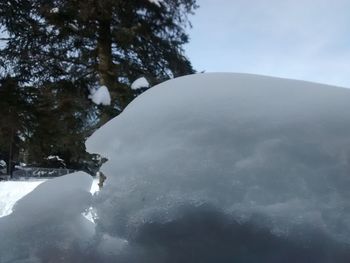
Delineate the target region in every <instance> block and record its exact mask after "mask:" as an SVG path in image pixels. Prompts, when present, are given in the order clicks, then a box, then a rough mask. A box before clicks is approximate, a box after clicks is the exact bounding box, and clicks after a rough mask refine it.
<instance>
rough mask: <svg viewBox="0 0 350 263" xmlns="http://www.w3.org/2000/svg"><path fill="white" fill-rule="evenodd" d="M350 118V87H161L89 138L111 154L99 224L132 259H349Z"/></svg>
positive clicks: (248, 78)
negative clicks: (125, 244)
mask: <svg viewBox="0 0 350 263" xmlns="http://www.w3.org/2000/svg"><path fill="white" fill-rule="evenodd" d="M349 112H350V91H349V90H347V89H343V88H337V87H331V86H325V85H320V84H314V83H308V82H302V81H294V80H285V79H277V78H270V77H262V76H254V75H246V74H199V75H192V76H186V77H182V78H178V79H175V80H171V81H167V82H165V83H163V84H160V85H158V86H156V87H154V88H152V89H151V90H150V91H148V92H146V93H145V94H144V95H142V96H140V97H139V98H137V99H136V100H134V101H133V102H132V103H131V104H130V105H129V106H128V107H127V108H126V109H125V111H124V112H123V113H122V114H121V115H120V116H119V117H117V118H115V119H113V120H112V121H110V122H109V123H107V124H106V125H105V126H104V127H102V128H101V129H99V130H98V131H97V132H96V133H95V134H94V135H93V136H92V137H91V138H90V139H89V140H88V141H87V148H88V150H89V151H90V152H94V153H99V154H102V155H103V156H105V157H107V158H108V159H109V161H108V162H107V163H106V164H104V166H103V168H102V169H103V172H104V173H105V174H106V175H107V176H108V181H107V182H108V185H107V186H106V188H105V189H104V191H103V192H102V193H101V195H100V196H99V197H98V199H99V200H97V203H98V205H97V209H98V214H99V217H100V220H99V229H100V231H102V232H104V233H108V234H110V235H113V236H116V237H118V238H125V239H126V240H128V241H129V245H128V248H129V249H130V250H131V251H132V252H130V253H129V254H128V255H129V256H130V258H128V256H125V255H124V256H125V257H126V258H127V259H126V262H128V261H129V262H232V260H235V261H236V262H282V261H283V262H287V261H288V259H287V258H289V260H290V262H310V260H311V261H315V262H316V261H317V262H346V261H349V260H350V254H349V252H346V249H345V248H346V247H347V248H349V244H350V206H349V197H350V194H349V193H350V176H349V171H350V163H349V160H350V159H349V158H350V136H349V135H350V114H349ZM264 240H265V241H264ZM278 244H279V245H278ZM139 254H141V256H140V257H139V258H137V256H135V255H139ZM131 255H132V256H131Z"/></svg>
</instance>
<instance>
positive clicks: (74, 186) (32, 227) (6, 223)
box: [0, 172, 94, 262]
mask: <svg viewBox="0 0 350 263" xmlns="http://www.w3.org/2000/svg"><path fill="white" fill-rule="evenodd" d="M91 183H92V178H91V176H90V175H88V174H85V173H83V172H78V173H73V174H70V175H66V176H62V177H57V178H55V179H51V180H47V181H46V182H44V183H42V184H40V185H39V186H37V187H36V189H35V191H32V192H30V193H29V194H27V195H26V196H25V197H24V198H22V199H20V200H19V201H18V202H17V203H16V204H15V206H14V211H13V213H12V214H11V215H9V216H5V217H2V218H0V233H1V240H0V262H73V260H72V259H67V258H65V254H66V253H68V252H69V251H70V250H72V249H73V250H74V249H75V246H76V245H77V242H79V244H80V246H84V244H85V242H87V241H88V240H89V239H90V238H92V236H93V235H94V226H93V224H92V223H91V222H89V221H88V220H87V219H85V217H83V216H82V215H81V213H82V212H83V211H85V209H87V208H88V207H89V205H90V202H91V194H90V192H89V189H90V188H91ZM68 254H69V253H68ZM53 255H59V259H57V260H56V259H55V258H52V256H53ZM65 260H67V261H65Z"/></svg>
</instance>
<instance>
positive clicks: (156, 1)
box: [148, 0, 163, 6]
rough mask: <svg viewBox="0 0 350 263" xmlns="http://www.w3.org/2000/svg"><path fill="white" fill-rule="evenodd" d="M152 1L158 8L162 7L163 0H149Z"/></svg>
mask: <svg viewBox="0 0 350 263" xmlns="http://www.w3.org/2000/svg"><path fill="white" fill-rule="evenodd" d="M148 1H150V2H151V3H153V4H155V5H157V6H160V4H161V3H162V2H163V0H148Z"/></svg>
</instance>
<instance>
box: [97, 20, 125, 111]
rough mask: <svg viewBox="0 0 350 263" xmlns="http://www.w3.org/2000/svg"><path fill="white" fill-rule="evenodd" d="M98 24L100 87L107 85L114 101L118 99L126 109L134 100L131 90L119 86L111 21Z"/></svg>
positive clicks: (102, 21)
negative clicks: (132, 99)
mask: <svg viewBox="0 0 350 263" xmlns="http://www.w3.org/2000/svg"><path fill="white" fill-rule="evenodd" d="M98 24H99V28H98V39H97V56H98V74H99V79H100V85H105V86H106V87H107V88H108V90H109V92H110V94H111V97H112V101H113V100H114V99H117V101H118V104H119V106H120V107H121V108H122V109H124V108H125V107H126V105H127V104H128V103H129V102H130V99H131V98H132V97H131V92H130V91H131V90H130V89H127V88H125V87H124V86H122V85H119V84H118V81H117V65H115V64H114V62H113V57H112V32H111V21H110V20H108V19H104V20H99V21H98Z"/></svg>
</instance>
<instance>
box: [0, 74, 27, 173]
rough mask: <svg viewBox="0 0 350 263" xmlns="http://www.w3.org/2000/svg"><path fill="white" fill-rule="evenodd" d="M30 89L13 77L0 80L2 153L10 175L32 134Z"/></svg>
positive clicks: (0, 139)
mask: <svg viewBox="0 0 350 263" xmlns="http://www.w3.org/2000/svg"><path fill="white" fill-rule="evenodd" d="M29 91H30V89H29V88H27V89H23V88H20V86H19V85H18V82H17V80H16V79H13V78H11V77H6V78H4V79H1V80H0V153H1V155H2V156H3V158H4V160H5V162H6V164H7V173H8V174H9V175H12V172H13V167H14V165H15V163H17V162H18V161H19V152H20V150H21V149H23V148H25V142H26V139H27V138H28V137H29V136H30V134H29V133H30V130H31V125H32V123H33V115H32V113H31V112H32V109H31V107H32V105H31V99H30V98H31V95H30V93H29Z"/></svg>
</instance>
